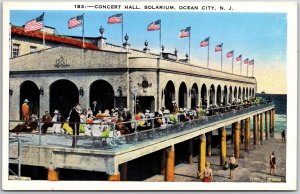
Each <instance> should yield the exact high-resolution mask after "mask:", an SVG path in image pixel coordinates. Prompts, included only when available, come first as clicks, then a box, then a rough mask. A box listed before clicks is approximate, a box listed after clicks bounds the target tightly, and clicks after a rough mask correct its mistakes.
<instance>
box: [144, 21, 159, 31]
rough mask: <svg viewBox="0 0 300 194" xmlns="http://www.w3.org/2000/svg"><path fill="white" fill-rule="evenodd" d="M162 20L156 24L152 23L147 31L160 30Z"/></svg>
mask: <svg viewBox="0 0 300 194" xmlns="http://www.w3.org/2000/svg"><path fill="white" fill-rule="evenodd" d="M160 22H161V21H160V20H157V21H155V22H152V23H151V24H149V25H148V27H147V31H155V30H160Z"/></svg>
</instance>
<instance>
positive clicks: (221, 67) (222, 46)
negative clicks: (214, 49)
mask: <svg viewBox="0 0 300 194" xmlns="http://www.w3.org/2000/svg"><path fill="white" fill-rule="evenodd" d="M222 47H223V45H222ZM222 70H223V48H222V50H221V71H222Z"/></svg>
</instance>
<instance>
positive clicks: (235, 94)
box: [233, 86, 237, 102]
mask: <svg viewBox="0 0 300 194" xmlns="http://www.w3.org/2000/svg"><path fill="white" fill-rule="evenodd" d="M233 97H234V101H235V102H236V101H237V88H236V86H235V87H234V92H233Z"/></svg>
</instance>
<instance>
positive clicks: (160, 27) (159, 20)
mask: <svg viewBox="0 0 300 194" xmlns="http://www.w3.org/2000/svg"><path fill="white" fill-rule="evenodd" d="M159 21H160V28H159V50H161V20H159Z"/></svg>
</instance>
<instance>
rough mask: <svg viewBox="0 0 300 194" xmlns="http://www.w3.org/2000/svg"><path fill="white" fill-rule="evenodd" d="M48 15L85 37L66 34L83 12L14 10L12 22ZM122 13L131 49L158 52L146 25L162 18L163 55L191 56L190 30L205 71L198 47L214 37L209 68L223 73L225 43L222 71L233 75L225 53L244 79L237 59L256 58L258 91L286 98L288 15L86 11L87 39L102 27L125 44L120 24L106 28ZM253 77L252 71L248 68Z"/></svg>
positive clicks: (194, 59)
mask: <svg viewBox="0 0 300 194" xmlns="http://www.w3.org/2000/svg"><path fill="white" fill-rule="evenodd" d="M43 12H45V16H44V24H45V25H47V26H51V27H55V28H56V30H57V32H58V34H60V35H74V36H81V35H82V29H81V27H78V28H75V29H71V30H69V29H68V25H67V23H68V20H69V19H70V18H72V17H74V16H77V15H81V14H82V13H83V12H79V11H49V10H46V11H43V10H41V11H36V10H34V11H30V10H26V11H11V12H10V22H11V23H12V24H13V25H17V26H22V25H24V24H25V23H26V22H27V21H29V20H31V19H34V18H36V17H38V16H40V15H41V14H42V13H43ZM117 13H123V17H124V20H123V26H124V35H125V33H127V34H128V36H129V43H130V44H131V47H132V48H136V49H143V48H144V42H145V40H147V41H148V42H149V45H148V48H149V49H150V51H151V52H154V53H156V52H157V53H158V52H159V31H152V32H148V31H147V30H146V29H147V26H148V25H149V24H150V23H151V22H154V21H156V20H158V19H161V34H162V44H163V45H164V47H165V52H172V53H173V52H174V50H175V48H176V49H177V50H178V55H179V58H185V54H186V53H188V51H189V38H179V32H180V30H182V29H185V28H186V27H188V26H191V36H190V42H191V45H190V47H191V56H190V57H191V63H193V64H195V65H199V66H202V67H206V66H207V55H208V52H207V51H208V49H207V47H205V48H203V47H200V46H199V44H200V42H201V41H202V40H204V39H205V38H207V37H210V47H209V67H210V68H212V69H217V70H220V69H221V55H220V53H216V52H214V48H215V46H216V45H217V44H220V43H223V71H225V72H232V65H231V64H232V59H231V58H230V59H227V58H226V53H227V52H229V51H231V50H234V73H236V74H240V62H237V61H235V58H236V57H237V56H239V55H240V54H242V57H243V60H244V59H246V58H249V59H250V60H251V59H254V60H255V66H254V77H256V79H257V92H259V93H260V92H262V91H264V92H266V93H273V94H286V93H287V86H286V84H287V81H286V47H287V15H286V14H285V13H253V12H252V13H238V12H234V13H218V12H210V13H207V12H206V13H204V12H143V11H140V12H125V11H123V12H111V11H87V12H84V21H85V24H84V31H85V34H84V35H85V36H89V37H96V36H100V33H99V28H100V26H103V27H104V29H105V32H104V36H105V37H106V38H107V42H109V43H112V44H116V45H121V43H122V40H121V37H122V34H121V24H107V19H108V17H109V16H111V15H114V14H117ZM242 71H243V73H242V75H247V73H246V72H247V65H244V64H242ZM248 74H249V76H251V75H252V66H249V72H248Z"/></svg>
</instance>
